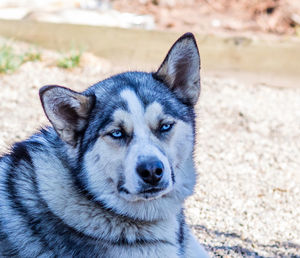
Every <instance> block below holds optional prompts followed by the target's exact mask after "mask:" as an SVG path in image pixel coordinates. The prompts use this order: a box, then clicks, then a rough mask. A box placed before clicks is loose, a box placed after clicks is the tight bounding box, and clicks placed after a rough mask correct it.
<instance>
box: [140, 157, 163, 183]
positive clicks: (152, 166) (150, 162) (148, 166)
mask: <svg viewBox="0 0 300 258" xmlns="http://www.w3.org/2000/svg"><path fill="white" fill-rule="evenodd" d="M136 171H137V173H138V174H139V176H140V177H141V178H142V179H143V181H144V182H145V183H147V184H150V185H153V186H155V185H157V184H158V182H159V181H160V180H161V178H162V177H163V173H164V165H163V163H162V162H161V161H160V160H158V159H156V158H148V159H144V160H142V161H140V162H139V164H138V165H137V167H136Z"/></svg>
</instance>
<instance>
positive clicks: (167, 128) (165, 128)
mask: <svg viewBox="0 0 300 258" xmlns="http://www.w3.org/2000/svg"><path fill="white" fill-rule="evenodd" d="M172 126H173V124H163V125H161V127H160V131H161V132H162V133H164V132H168V131H170V130H171V128H172Z"/></svg>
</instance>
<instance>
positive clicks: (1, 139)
mask: <svg viewBox="0 0 300 258" xmlns="http://www.w3.org/2000/svg"><path fill="white" fill-rule="evenodd" d="M52 54H53V53H52ZM52 54H51V53H50V52H47V51H45V52H43V53H42V57H43V60H42V61H38V62H31V63H26V64H24V65H22V66H21V68H20V69H19V70H18V71H16V72H14V73H12V74H7V75H0V99H1V101H0V130H1V133H0V153H3V152H5V151H6V150H7V149H8V148H9V145H10V144H12V143H13V142H15V141H19V140H22V139H25V138H26V137H28V136H29V135H31V134H32V133H33V132H35V131H36V130H37V129H38V128H39V127H40V126H42V125H44V124H48V122H47V120H46V118H45V115H44V114H43V111H42V108H41V105H40V102H39V97H38V89H39V88H40V87H41V86H43V85H45V84H59V85H64V86H68V87H71V88H72V89H74V90H84V89H85V88H86V87H88V86H89V85H91V84H93V83H95V82H97V81H99V80H101V79H104V78H105V77H108V76H109V75H110V74H113V73H115V72H116V71H121V70H126V68H124V69H123V68H122V67H120V68H119V67H117V68H116V67H112V66H110V64H109V62H107V61H105V60H102V59H98V58H96V57H94V56H92V55H89V54H84V56H83V61H82V63H81V67H79V68H75V69H73V70H64V69H60V68H57V67H56V66H55V64H54V62H53V60H52V61H51V58H49V56H51V55H52ZM202 78H203V80H202V95H201V99H200V101H199V103H198V105H197V107H196V109H197V115H198V116H197V145H196V151H195V157H196V164H197V170H198V174H199V177H198V184H197V187H196V190H195V195H194V196H193V197H191V198H190V199H189V200H188V201H187V203H186V215H187V217H188V222H189V224H190V225H191V227H192V229H193V230H194V232H195V233H196V235H197V237H198V238H199V241H200V242H201V243H202V244H203V245H204V246H205V248H206V249H207V250H208V251H209V252H210V254H211V256H212V257H300V88H297V87H294V88H288V87H282V88H280V87H277V88H274V87H270V86H268V85H251V84H250V85H249V84H246V83H245V82H243V81H242V82H241V81H238V80H235V79H234V78H229V77H228V78H223V79H220V78H214V77H207V76H206V75H205V74H202ZM283 86H284V85H283Z"/></svg>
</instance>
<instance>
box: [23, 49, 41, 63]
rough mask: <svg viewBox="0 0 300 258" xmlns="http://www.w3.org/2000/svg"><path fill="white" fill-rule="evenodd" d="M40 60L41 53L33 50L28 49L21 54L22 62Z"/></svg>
mask: <svg viewBox="0 0 300 258" xmlns="http://www.w3.org/2000/svg"><path fill="white" fill-rule="evenodd" d="M35 61H41V53H40V52H38V51H35V50H29V51H27V52H26V53H25V54H24V55H23V63H25V62H35Z"/></svg>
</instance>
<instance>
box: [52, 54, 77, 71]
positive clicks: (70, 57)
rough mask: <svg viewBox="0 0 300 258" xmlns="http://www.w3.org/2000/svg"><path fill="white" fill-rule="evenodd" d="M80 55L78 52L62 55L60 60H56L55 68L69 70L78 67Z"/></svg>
mask: <svg viewBox="0 0 300 258" xmlns="http://www.w3.org/2000/svg"><path fill="white" fill-rule="evenodd" d="M81 55H82V51H80V50H72V51H70V52H69V53H67V54H64V55H63V56H62V58H61V59H59V60H58V62H57V66H58V67H61V68H64V69H70V68H74V67H77V66H79V64H80V58H81Z"/></svg>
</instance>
